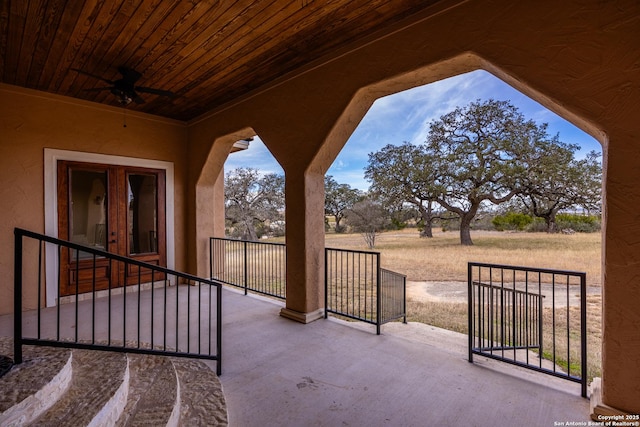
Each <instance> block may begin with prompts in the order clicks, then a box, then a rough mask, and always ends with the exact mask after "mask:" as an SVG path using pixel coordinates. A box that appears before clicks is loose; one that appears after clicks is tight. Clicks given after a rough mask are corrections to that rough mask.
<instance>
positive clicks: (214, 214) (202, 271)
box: [194, 169, 224, 277]
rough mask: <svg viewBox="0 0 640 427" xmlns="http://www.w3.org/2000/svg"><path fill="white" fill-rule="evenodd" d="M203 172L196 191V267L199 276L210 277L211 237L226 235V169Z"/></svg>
mask: <svg viewBox="0 0 640 427" xmlns="http://www.w3.org/2000/svg"><path fill="white" fill-rule="evenodd" d="M216 172H218V173H217V176H216V174H215V173H211V174H206V173H204V174H202V176H201V179H200V180H199V182H198V184H197V185H196V192H195V197H196V201H195V209H196V215H195V221H196V227H195V230H194V231H195V242H196V245H197V248H196V251H195V253H196V268H195V274H196V275H197V276H199V277H209V276H210V271H209V238H210V237H224V169H220V170H219V171H216Z"/></svg>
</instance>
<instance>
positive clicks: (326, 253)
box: [324, 248, 329, 319]
mask: <svg viewBox="0 0 640 427" xmlns="http://www.w3.org/2000/svg"><path fill="white" fill-rule="evenodd" d="M328 258H329V249H327V248H324V318H325V319H326V318H327V317H329V272H328V271H329V261H328Z"/></svg>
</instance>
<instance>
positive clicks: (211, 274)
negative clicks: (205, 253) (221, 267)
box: [209, 237, 213, 279]
mask: <svg viewBox="0 0 640 427" xmlns="http://www.w3.org/2000/svg"><path fill="white" fill-rule="evenodd" d="M209 279H213V237H209Z"/></svg>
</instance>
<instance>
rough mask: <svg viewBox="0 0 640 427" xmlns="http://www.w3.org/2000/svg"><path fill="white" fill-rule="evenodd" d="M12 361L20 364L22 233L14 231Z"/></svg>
mask: <svg viewBox="0 0 640 427" xmlns="http://www.w3.org/2000/svg"><path fill="white" fill-rule="evenodd" d="M13 233H14V241H15V244H14V254H13V255H14V261H13V262H14V264H13V361H14V363H15V364H16V365H17V364H20V363H22V233H20V231H19V230H17V229H14V230H13Z"/></svg>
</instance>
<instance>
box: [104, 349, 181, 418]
mask: <svg viewBox="0 0 640 427" xmlns="http://www.w3.org/2000/svg"><path fill="white" fill-rule="evenodd" d="M129 371H130V377H129V395H128V398H127V405H126V407H125V409H124V412H123V413H122V415H121V416H120V419H119V420H118V422H117V423H116V426H140V425H147V426H161V425H166V426H177V425H178V421H179V419H180V395H179V390H178V379H177V377H176V371H175V369H174V367H173V363H171V360H170V359H169V358H168V357H160V356H149V355H138V354H129Z"/></svg>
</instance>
